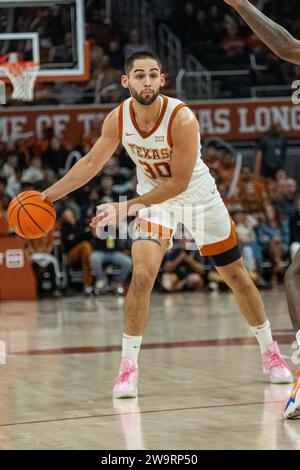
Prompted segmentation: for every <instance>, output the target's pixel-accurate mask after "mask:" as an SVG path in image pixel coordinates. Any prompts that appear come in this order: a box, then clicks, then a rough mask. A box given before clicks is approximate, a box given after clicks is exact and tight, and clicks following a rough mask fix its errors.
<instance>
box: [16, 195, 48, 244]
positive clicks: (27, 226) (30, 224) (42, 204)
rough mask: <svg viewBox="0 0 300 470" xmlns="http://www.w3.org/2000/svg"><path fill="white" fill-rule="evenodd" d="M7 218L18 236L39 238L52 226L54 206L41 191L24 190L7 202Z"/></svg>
mask: <svg viewBox="0 0 300 470" xmlns="http://www.w3.org/2000/svg"><path fill="white" fill-rule="evenodd" d="M7 218H8V222H9V224H10V225H11V226H12V228H13V229H14V231H15V232H16V233H17V235H20V237H23V238H40V237H43V236H44V235H46V233H48V232H49V231H50V230H51V229H52V228H53V226H54V222H55V208H54V206H53V205H52V203H51V202H50V201H49V200H48V199H45V198H44V197H43V196H42V194H41V193H39V192H37V191H24V192H23V193H20V194H18V195H17V196H16V197H14V199H13V200H12V201H11V203H10V204H9V206H8V211H7Z"/></svg>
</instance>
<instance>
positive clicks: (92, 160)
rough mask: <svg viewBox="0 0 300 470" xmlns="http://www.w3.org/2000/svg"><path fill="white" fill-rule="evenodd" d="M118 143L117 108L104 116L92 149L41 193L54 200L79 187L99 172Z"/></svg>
mask: <svg viewBox="0 0 300 470" xmlns="http://www.w3.org/2000/svg"><path fill="white" fill-rule="evenodd" d="M118 145H119V108H116V109H114V110H113V111H111V112H110V113H109V114H108V116H107V117H106V118H105V121H104V123H103V127H102V133H101V136H100V137H99V139H98V140H97V141H96V143H95V144H94V146H93V147H92V149H91V150H90V151H89V153H87V154H86V155H85V156H84V157H82V158H81V159H80V160H79V161H78V162H77V163H76V164H75V165H74V166H73V167H72V168H71V170H70V171H68V173H67V174H66V175H65V176H63V178H61V179H60V180H59V181H57V182H56V183H54V184H53V185H52V186H50V187H49V188H47V189H46V190H45V191H44V192H43V195H44V196H45V197H47V198H48V199H50V201H52V202H54V201H57V200H58V199H60V198H62V197H64V196H66V195H67V194H69V193H71V192H72V191H75V189H78V188H80V187H81V186H83V185H84V184H86V183H87V182H88V181H90V180H91V179H92V178H93V177H94V176H96V175H97V173H99V171H100V170H101V169H102V168H103V166H104V165H105V163H106V162H107V161H108V160H109V158H110V157H111V156H112V154H113V153H114V152H115V150H116V148H117V147H118Z"/></svg>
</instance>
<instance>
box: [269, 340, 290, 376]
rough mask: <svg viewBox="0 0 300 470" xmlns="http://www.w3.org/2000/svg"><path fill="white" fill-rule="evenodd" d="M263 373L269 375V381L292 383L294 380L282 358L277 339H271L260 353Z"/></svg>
mask: <svg viewBox="0 0 300 470" xmlns="http://www.w3.org/2000/svg"><path fill="white" fill-rule="evenodd" d="M262 361H263V369H264V374H265V375H269V377H270V382H271V383H273V384H274V383H275V384H279V383H292V382H293V381H294V379H293V374H292V373H291V371H290V369H289V367H288V365H287V363H286V362H285V361H284V360H283V359H282V357H281V354H280V351H279V347H278V344H277V341H273V343H272V344H270V346H269V347H268V349H267V351H266V352H265V353H264V354H263V355H262Z"/></svg>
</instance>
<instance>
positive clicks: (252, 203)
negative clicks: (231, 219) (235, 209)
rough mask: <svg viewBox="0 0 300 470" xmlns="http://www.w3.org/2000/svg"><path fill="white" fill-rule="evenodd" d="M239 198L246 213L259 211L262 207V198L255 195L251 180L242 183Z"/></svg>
mask: <svg viewBox="0 0 300 470" xmlns="http://www.w3.org/2000/svg"><path fill="white" fill-rule="evenodd" d="M240 198H241V203H242V204H243V206H244V208H245V209H246V211H247V212H248V214H253V213H256V212H260V211H261V210H262V209H263V200H262V199H260V198H259V197H258V196H257V194H256V191H255V186H254V184H253V183H252V182H251V183H245V184H244V187H243V191H242V192H241V193H240Z"/></svg>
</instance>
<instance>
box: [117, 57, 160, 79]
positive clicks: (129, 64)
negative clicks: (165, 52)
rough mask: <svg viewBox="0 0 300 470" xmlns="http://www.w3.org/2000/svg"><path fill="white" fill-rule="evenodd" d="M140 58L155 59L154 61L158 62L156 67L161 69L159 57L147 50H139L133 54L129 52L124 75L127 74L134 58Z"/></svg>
mask: <svg viewBox="0 0 300 470" xmlns="http://www.w3.org/2000/svg"><path fill="white" fill-rule="evenodd" d="M140 59H153V60H156V62H157V63H158V67H159V69H160V70H161V69H162V63H161V60H160V58H159V57H158V56H157V55H156V54H154V53H153V52H148V51H139V52H134V54H131V55H130V56H129V57H128V58H127V59H126V61H125V67H124V68H125V73H126V75H129V74H130V72H131V70H132V67H133V63H134V61H135V60H140Z"/></svg>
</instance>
